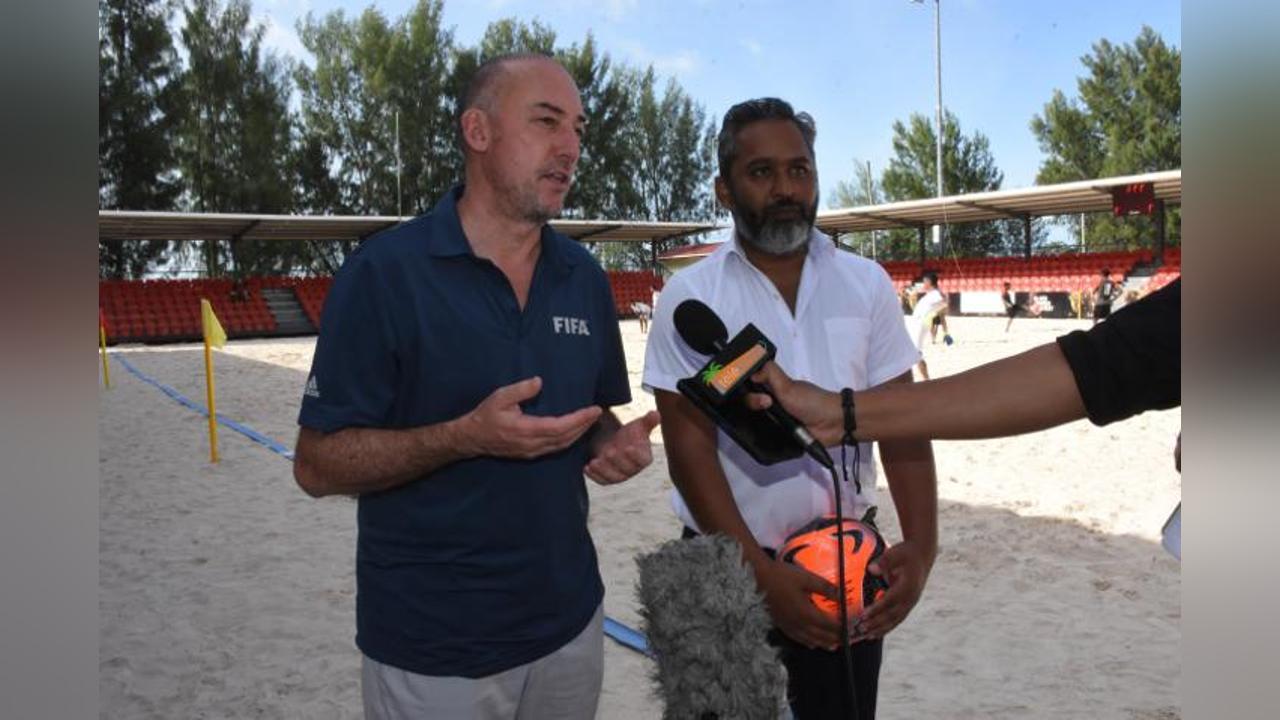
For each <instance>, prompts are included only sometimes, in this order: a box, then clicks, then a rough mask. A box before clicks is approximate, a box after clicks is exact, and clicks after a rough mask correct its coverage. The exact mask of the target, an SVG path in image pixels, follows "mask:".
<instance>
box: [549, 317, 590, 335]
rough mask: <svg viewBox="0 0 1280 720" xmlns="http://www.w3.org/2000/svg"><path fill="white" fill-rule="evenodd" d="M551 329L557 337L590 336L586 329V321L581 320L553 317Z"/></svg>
mask: <svg viewBox="0 0 1280 720" xmlns="http://www.w3.org/2000/svg"><path fill="white" fill-rule="evenodd" d="M551 328H552V329H553V330H555V332H556V334H557V335H590V334H591V331H590V330H588V329H587V321H586V320H583V319H581V318H571V317H560V316H559V315H555V316H553V317H552V318H551Z"/></svg>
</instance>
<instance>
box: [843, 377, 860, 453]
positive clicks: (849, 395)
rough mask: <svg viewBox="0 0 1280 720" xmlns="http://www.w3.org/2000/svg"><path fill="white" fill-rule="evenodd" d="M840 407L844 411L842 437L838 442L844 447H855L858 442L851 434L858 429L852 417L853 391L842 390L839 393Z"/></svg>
mask: <svg viewBox="0 0 1280 720" xmlns="http://www.w3.org/2000/svg"><path fill="white" fill-rule="evenodd" d="M840 407H841V408H842V409H843V410H844V437H843V438H842V439H841V441H840V442H842V443H844V444H845V445H856V444H857V443H858V440H857V439H856V438H854V436H853V433H854V431H855V430H857V429H858V421H857V420H855V419H854V417H853V390H852V389H851V388H844V389H843V390H841V391H840Z"/></svg>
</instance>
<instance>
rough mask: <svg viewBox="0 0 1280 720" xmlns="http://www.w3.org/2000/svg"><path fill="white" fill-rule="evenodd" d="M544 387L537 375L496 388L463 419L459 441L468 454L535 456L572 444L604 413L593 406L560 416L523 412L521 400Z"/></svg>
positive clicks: (527, 457)
mask: <svg viewBox="0 0 1280 720" xmlns="http://www.w3.org/2000/svg"><path fill="white" fill-rule="evenodd" d="M541 390H542V378H540V377H537V376H535V377H531V378H529V379H527V380H521V381H520V382H517V383H512V384H511V385H506V386H504V387H500V388H498V389H497V390H494V391H493V393H492V394H490V395H489V397H487V398H485V399H484V400H483V401H482V402H481V403H480V404H479V405H478V406H476V409H475V410H472V411H471V412H469V413H467V414H466V415H464V416H462V418H460V422H459V423H458V426H459V437H458V442H459V443H460V445H461V446H462V447H464V448H466V449H467V451H468V453H467V454H468V455H473V456H477V455H490V456H494V457H507V458H523V459H529V458H536V457H540V456H542V455H546V454H548V453H553V452H556V451H558V450H563V449H565V448H567V447H569V446H570V445H572V444H573V443H574V442H575V441H577V439H578V438H580V437H582V434H583V433H584V432H586V431H587V430H589V429H590V428H591V426H592V425H594V424H595V423H596V421H597V420H599V419H600V413H601V412H603V411H602V410H601V409H600V408H599V407H597V406H594V405H592V406H589V407H584V408H582V409H580V410H575V411H573V412H571V413H568V414H566V415H559V416H557V417H539V416H536V415H526V414H524V411H523V410H521V409H520V403H522V402H524V401H525V400H529V399H531V398H534V397H536V396H537V395H538V393H539V392H541Z"/></svg>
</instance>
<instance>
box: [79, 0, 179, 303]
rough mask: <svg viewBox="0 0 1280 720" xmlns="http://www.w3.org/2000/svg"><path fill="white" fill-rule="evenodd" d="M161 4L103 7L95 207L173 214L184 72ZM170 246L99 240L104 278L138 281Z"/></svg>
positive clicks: (106, 0)
mask: <svg viewBox="0 0 1280 720" xmlns="http://www.w3.org/2000/svg"><path fill="white" fill-rule="evenodd" d="M169 16H170V10H169V6H168V4H167V3H165V2H160V1H159V0H100V2H99V3H98V203H99V206H100V207H103V208H111V209H129V210H168V209H171V208H172V207H173V205H174V203H175V202H176V201H177V198H178V193H179V191H180V190H181V186H180V184H179V178H178V176H177V173H176V160H175V158H174V154H173V150H172V147H173V139H174V131H175V125H176V120H177V117H178V115H177V110H178V97H177V83H176V82H175V78H176V77H177V75H178V73H179V72H180V65H179V62H178V56H177V53H176V52H175V51H174V47H173V38H172V37H171V36H170V34H169V28H168V20H169ZM169 251H170V243H169V242H167V241H163V240H151V241H145V242H131V243H123V242H103V241H101V240H100V241H98V274H99V275H100V276H101V277H111V278H137V277H141V276H142V274H143V273H144V272H145V270H146V269H147V267H148V266H149V265H151V264H154V263H156V262H160V261H163V260H164V259H165V258H167V257H168V255H169Z"/></svg>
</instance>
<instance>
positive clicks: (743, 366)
mask: <svg viewBox="0 0 1280 720" xmlns="http://www.w3.org/2000/svg"><path fill="white" fill-rule="evenodd" d="M674 320H675V326H676V332H678V333H679V334H680V338H681V339H682V340H684V342H685V344H686V345H688V346H689V347H690V348H691V349H693V350H694V351H695V352H697V353H699V354H701V355H712V356H720V355H726V354H727V355H729V356H731V357H725V358H723V359H724V360H725V362H724V363H723V364H722V365H721V366H720V367H719V368H717V369H718V370H719V372H717V373H716V377H714V378H712V379H709V380H708V382H707V384H709V385H711V386H713V387H714V388H715V389H716V390H719V391H720V393H721V394H722V395H724V396H728V395H731V394H733V393H734V392H735V391H736V390H737V389H738V388H739V387H745V388H746V389H747V390H748V391H750V392H755V393H764V394H765V395H768V396H769V397H770V398H771V399H772V400H773V404H771V405H770V406H769V407H768V408H767V409H765V410H764V411H763V412H764V413H765V414H767V415H768V416H769V417H770V418H772V419H773V421H774V422H776V423H777V424H778V425H780V426H781V427H782V428H783V429H785V430H786V431H787V433H788V434H789V435H790V437H791V438H792V439H794V440H795V441H796V442H797V443H799V444H800V447H801V448H803V449H804V451H805V452H806V453H808V454H809V456H810V457H812V458H813V459H814V460H817V461H818V462H819V463H820V464H821V465H822V466H823V467H825V468H827V469H828V470H830V469H832V468H833V467H834V466H835V463H834V462H832V460H831V456H830V455H828V454H827V449H826V448H824V447H822V443H820V442H818V441H817V440H816V439H815V438H814V437H813V435H812V434H811V433H810V432H809V430H808V428H806V427H805V426H804V424H803V423H801V422H800V421H799V420H797V419H796V418H795V416H793V415H792V414H791V413H789V412H787V411H786V410H785V409H784V408H783V407H782V403H780V402H778V398H777V397H775V396H774V394H773V392H772V391H771V390H769V388H767V387H765V386H764V385H761V384H759V383H756V382H753V381H752V380H751V375H753V374H754V373H755V372H756V371H757V370H759V369H760V367H761V366H762V365H764V364H765V363H766V362H768V361H769V360H771V359H772V358H773V354H774V350H773V346H772V344H771V343H769V342H768V339H767V338H765V337H764V335H763V334H762V333H760V331H759V330H758V329H756V327H755V326H754V325H751V324H748V325H747V327H745V328H743V330H742V332H740V333H738V336H737V337H735V338H734V339H733V341H731V342H726V341H727V340H728V337H729V331H728V330H727V329H725V326H724V322H723V321H722V320H721V319H720V316H719V315H716V312H715V311H714V310H712V309H711V308H710V307H708V306H707V305H706V303H703V302H702V301H700V300H685V301H684V302H682V303H680V304H679V305H677V306H676V311H675V316H674ZM752 335H754V336H758V339H757V340H756V341H755V342H750V344H749V345H748V346H747V348H746V349H745V350H744V351H742V352H738V349H739V348H740V347H741V346H742V344H743V343H742V342H741V341H742V340H744V339H747V338H750V337H751V336H752ZM726 350H729V351H731V352H729V353H726ZM716 359H717V360H719V359H721V358H719V357H717V358H716ZM717 364H718V363H716V362H715V361H713V362H712V366H716V365H717ZM709 367H710V366H709Z"/></svg>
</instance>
